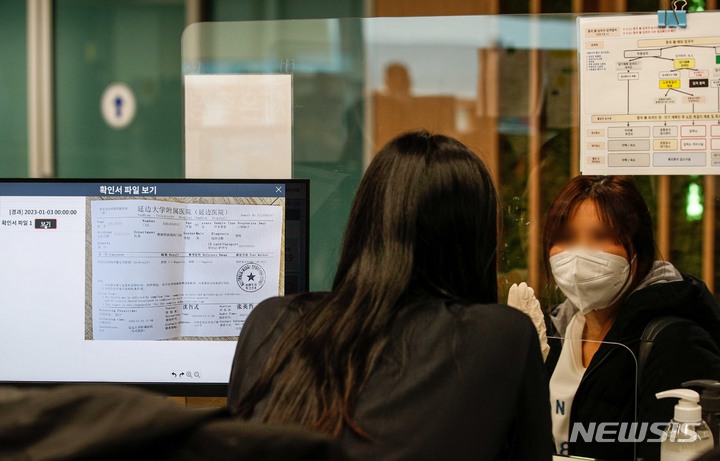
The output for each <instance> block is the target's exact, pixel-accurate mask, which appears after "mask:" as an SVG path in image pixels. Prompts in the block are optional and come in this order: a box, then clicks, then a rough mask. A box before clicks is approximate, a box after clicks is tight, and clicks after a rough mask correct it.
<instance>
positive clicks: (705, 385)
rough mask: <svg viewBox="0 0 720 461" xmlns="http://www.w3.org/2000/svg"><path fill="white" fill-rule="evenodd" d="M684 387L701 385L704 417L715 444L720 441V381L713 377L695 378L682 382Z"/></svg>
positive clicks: (701, 402) (701, 404) (701, 403)
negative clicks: (712, 378)
mask: <svg viewBox="0 0 720 461" xmlns="http://www.w3.org/2000/svg"><path fill="white" fill-rule="evenodd" d="M682 385H683V387H695V388H697V387H699V388H701V389H702V392H701V393H700V406H701V407H702V418H703V420H704V421H705V422H706V423H707V424H708V426H710V431H711V432H712V434H713V440H714V441H715V446H716V447H717V446H718V443H719V442H720V382H718V381H713V380H711V379H695V380H693V381H686V382H684V383H682Z"/></svg>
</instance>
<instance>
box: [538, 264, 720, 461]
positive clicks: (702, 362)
mask: <svg viewBox="0 0 720 461" xmlns="http://www.w3.org/2000/svg"><path fill="white" fill-rule="evenodd" d="M669 315H672V316H679V317H683V318H687V319H690V320H693V321H694V322H695V323H694V324H674V325H671V326H669V327H667V328H665V329H664V330H663V331H662V332H661V333H660V334H659V336H658V337H657V338H656V339H655V342H654V345H653V347H652V350H651V352H650V355H649V356H648V359H647V362H646V363H645V367H644V369H643V371H642V376H641V379H640V382H639V385H638V387H637V395H636V359H635V357H637V353H638V348H639V344H640V337H641V336H642V333H643V330H644V329H645V326H646V325H647V324H648V323H649V322H650V321H651V320H652V319H654V318H657V317H662V316H669ZM547 326H548V336H553V335H559V336H562V335H560V334H559V333H558V332H557V331H555V329H554V327H553V324H552V323H551V322H548V325H547ZM549 342H550V346H551V352H550V355H549V356H548V360H547V362H546V366H547V367H548V371H549V372H550V373H551V374H552V371H553V370H554V367H555V365H556V364H557V359H558V357H559V354H560V348H561V347H562V345H561V344H560V341H557V340H550V341H549ZM611 343H619V344H620V345H614V344H611ZM718 344H720V306H718V303H717V301H715V299H714V298H713V296H712V294H711V293H710V292H709V291H708V289H707V287H706V286H705V284H704V283H703V282H701V281H700V280H698V279H696V278H694V277H692V276H687V275H684V276H683V280H682V281H677V282H668V283H657V284H653V285H649V286H647V287H645V288H643V289H640V290H637V291H635V292H633V293H632V294H631V295H630V296H629V297H628V299H627V300H626V302H625V303H624V304H623V305H622V306H621V307H620V310H619V311H618V317H617V319H616V320H615V323H614V324H613V326H612V327H611V329H610V331H609V332H608V333H607V335H606V336H605V339H604V342H603V344H602V345H601V346H600V348H599V349H598V351H597V352H596V353H595V355H594V356H593V358H592V360H591V362H590V364H589V366H588V368H587V371H586V372H585V374H584V375H583V378H582V380H581V382H580V385H579V386H578V389H577V392H576V394H575V397H574V400H573V403H572V408H571V410H570V427H571V428H572V425H573V423H575V422H580V423H583V425H584V427H586V428H587V427H589V425H590V424H591V423H597V424H599V423H601V422H617V423H622V422H627V423H631V422H633V421H637V422H641V423H642V422H646V423H648V425H650V424H652V423H655V422H658V423H666V422H668V421H670V419H671V418H672V416H673V407H674V405H675V404H676V403H677V399H663V400H657V399H656V397H655V394H656V393H657V392H660V391H665V390H669V389H676V388H681V387H682V385H681V384H682V383H683V382H684V381H688V380H691V379H700V378H705V379H715V380H720V350H719V349H718ZM623 345H624V346H626V347H627V348H625V347H623ZM628 349H629V350H628ZM636 405H637V409H636ZM636 411H637V416H636ZM639 432H640V428H638V430H637V432H636V434H637V433H639ZM647 438H652V439H656V438H657V436H656V435H655V434H652V433H650V432H649V427H648V433H647ZM634 445H636V446H637V454H636V456H637V457H641V458H645V459H646V460H647V461H657V460H659V459H660V443H659V442H644V443H637V444H635V443H633V442H632V441H629V442H614V443H608V442H597V441H592V442H587V441H585V440H584V439H583V437H577V440H576V442H575V443H573V442H570V444H569V454H570V455H576V456H587V457H595V458H599V459H607V460H613V461H615V460H617V461H622V460H633V459H634V458H633V450H634Z"/></svg>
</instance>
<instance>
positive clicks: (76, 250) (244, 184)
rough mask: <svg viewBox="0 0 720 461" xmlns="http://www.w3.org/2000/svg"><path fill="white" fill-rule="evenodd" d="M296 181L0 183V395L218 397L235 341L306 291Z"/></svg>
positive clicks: (305, 195) (303, 194)
mask: <svg viewBox="0 0 720 461" xmlns="http://www.w3.org/2000/svg"><path fill="white" fill-rule="evenodd" d="M308 202H309V183H308V181H307V180H257V179H253V180H120V179H111V180H97V179H81V180H80V179H78V180H59V179H58V180H34V179H23V180H15V179H13V180H10V179H5V180H0V251H1V252H2V258H1V259H0V325H2V334H0V350H2V351H3V353H2V354H0V383H5V384H11V383H12V384H41V383H71V382H82V383H95V382H100V383H128V384H135V385H141V386H144V387H148V388H151V389H154V390H158V391H160V392H165V393H167V394H170V395H180V396H186V395H188V396H190V395H192V396H224V395H226V391H227V383H228V378H229V374H230V366H231V363H232V358H233V354H234V351H235V344H236V339H237V335H238V333H239V331H240V329H241V328H242V326H243V323H244V321H245V318H246V317H247V315H248V314H249V312H250V311H251V310H252V309H253V307H254V306H255V305H256V304H257V303H259V302H260V301H262V300H264V299H266V298H269V297H271V296H278V295H283V294H290V293H295V292H303V291H307V290H308V284H309V282H308V228H309V224H308V221H309V217H308Z"/></svg>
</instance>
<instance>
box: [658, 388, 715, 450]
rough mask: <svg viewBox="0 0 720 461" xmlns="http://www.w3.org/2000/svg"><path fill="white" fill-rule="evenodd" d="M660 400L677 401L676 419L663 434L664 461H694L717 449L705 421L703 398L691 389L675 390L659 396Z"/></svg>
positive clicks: (674, 417) (659, 393)
mask: <svg viewBox="0 0 720 461" xmlns="http://www.w3.org/2000/svg"><path fill="white" fill-rule="evenodd" d="M655 397H657V398H658V399H664V398H667V397H675V398H678V399H680V401H679V402H678V404H677V405H675V415H674V416H673V419H672V420H671V421H670V423H669V424H668V426H667V428H666V429H665V431H664V432H663V437H662V445H661V447H660V461H690V460H693V459H695V458H697V457H698V456H699V455H701V454H703V453H705V452H707V451H710V450H711V449H712V448H713V436H712V432H710V428H709V427H708V425H707V424H706V423H705V421H703V420H702V408H701V407H700V405H698V402H699V401H700V396H699V395H698V393H697V392H695V391H693V390H690V389H671V390H669V391H664V392H658V393H657V394H655Z"/></svg>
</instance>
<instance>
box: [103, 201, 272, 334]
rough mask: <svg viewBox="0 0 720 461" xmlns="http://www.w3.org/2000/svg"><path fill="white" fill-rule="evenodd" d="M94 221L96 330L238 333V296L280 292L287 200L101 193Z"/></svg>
mask: <svg viewBox="0 0 720 461" xmlns="http://www.w3.org/2000/svg"><path fill="white" fill-rule="evenodd" d="M90 223H91V227H92V245H91V247H92V265H91V268H92V311H91V312H89V314H91V315H92V335H91V339H123V340H134V339H169V338H176V337H181V336H194V337H198V336H199V337H224V336H237V334H238V332H239V331H240V327H241V326H242V324H243V322H244V321H245V317H246V316H247V312H248V311H249V309H247V310H246V309H241V310H238V309H237V308H236V306H237V301H238V299H239V298H240V299H242V301H243V303H242V304H245V305H247V306H248V308H252V307H253V306H254V305H255V304H257V303H259V302H260V301H262V300H263V299H267V298H269V297H271V296H276V295H277V294H278V293H279V292H281V287H280V254H281V246H280V242H281V237H282V235H281V234H282V208H281V207H279V206H274V205H224V204H219V205H215V204H196V203H181V202H177V201H158V200H96V201H93V202H92V203H91V219H90ZM229 276H232V277H229Z"/></svg>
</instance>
